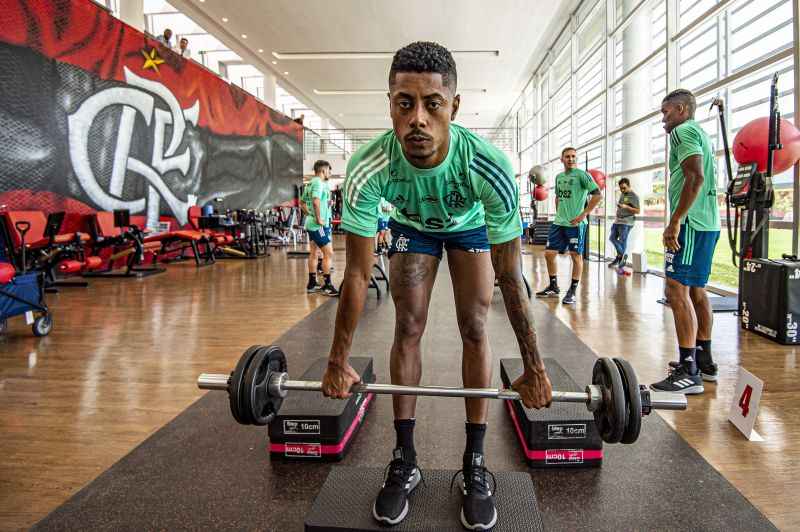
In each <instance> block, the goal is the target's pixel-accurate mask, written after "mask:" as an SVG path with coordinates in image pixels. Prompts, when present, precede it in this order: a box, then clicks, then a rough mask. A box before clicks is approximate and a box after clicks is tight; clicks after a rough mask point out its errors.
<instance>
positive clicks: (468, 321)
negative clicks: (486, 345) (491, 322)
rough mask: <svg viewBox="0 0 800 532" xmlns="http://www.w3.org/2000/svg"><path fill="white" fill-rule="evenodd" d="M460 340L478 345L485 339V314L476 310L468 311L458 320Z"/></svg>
mask: <svg viewBox="0 0 800 532" xmlns="http://www.w3.org/2000/svg"><path fill="white" fill-rule="evenodd" d="M458 328H459V330H460V331H461V340H462V341H463V342H464V343H465V344H472V345H479V344H482V343H483V342H484V341H485V340H486V316H485V313H484V314H483V315H480V314H479V313H478V312H473V313H469V315H468V316H465V317H463V318H461V320H459V324H458Z"/></svg>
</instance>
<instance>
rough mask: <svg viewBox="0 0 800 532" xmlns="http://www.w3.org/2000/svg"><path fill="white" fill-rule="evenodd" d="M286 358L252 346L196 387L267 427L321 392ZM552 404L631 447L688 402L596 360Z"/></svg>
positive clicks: (371, 388)
mask: <svg viewBox="0 0 800 532" xmlns="http://www.w3.org/2000/svg"><path fill="white" fill-rule="evenodd" d="M286 371H287V368H286V355H285V354H284V353H283V351H282V350H281V348H280V347H278V346H274V345H272V346H260V345H254V346H252V347H251V348H249V349H248V350H247V351H245V352H244V354H242V356H241V358H240V359H239V362H238V363H237V364H236V367H235V368H234V370H233V371H232V372H231V374H230V375H223V374H213V373H203V374H201V375H200V376H199V377H198V378H197V386H198V387H199V388H201V389H204V390H224V391H227V392H228V399H229V403H230V408H231V414H232V415H233V418H234V419H235V420H236V421H237V422H239V423H241V424H243V425H267V424H269V423H270V422H272V420H273V419H274V418H275V416H276V415H277V414H278V411H279V410H280V408H281V404H282V403H283V399H284V398H285V397H286V395H287V394H288V392H290V391H304V392H321V391H322V382H320V381H295V380H290V379H289V376H288V374H287V372H286ZM350 391H351V392H352V393H375V394H388V395H420V396H435V397H475V398H486V399H502V400H506V401H516V400H519V398H520V396H519V394H518V393H517V392H515V391H514V390H510V389H503V388H457V387H448V386H399V385H394V384H374V383H358V384H354V385H353V386H352V388H351V389H350ZM553 401H554V402H563V403H582V404H584V405H586V408H587V409H588V410H589V411H590V412H592V414H593V415H594V419H595V423H596V425H597V429H598V432H599V433H600V437H601V438H602V439H603V441H605V442H606V443H633V442H635V441H636V440H637V439H638V437H639V432H640V430H641V426H642V416H646V415H648V414H650V412H651V411H652V410H686V406H687V403H686V396H684V395H682V394H676V393H669V392H654V391H650V390H649V389H648V388H647V387H646V386H640V385H639V380H638V379H637V378H636V373H635V372H634V371H633V367H632V366H631V365H630V363H629V362H628V361H626V360H624V359H621V358H614V359H610V358H600V359H598V360H597V362H595V365H594V368H593V370H592V384H590V385H588V386H586V389H585V391H583V392H564V391H557V390H553Z"/></svg>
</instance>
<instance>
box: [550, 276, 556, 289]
mask: <svg viewBox="0 0 800 532" xmlns="http://www.w3.org/2000/svg"><path fill="white" fill-rule="evenodd" d="M550 286H552V287H553V288H556V287H557V286H558V277H556V276H555V275H551V276H550Z"/></svg>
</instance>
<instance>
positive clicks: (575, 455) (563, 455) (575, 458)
mask: <svg viewBox="0 0 800 532" xmlns="http://www.w3.org/2000/svg"><path fill="white" fill-rule="evenodd" d="M544 462H545V463H546V464H582V463H583V449H547V450H545V452H544Z"/></svg>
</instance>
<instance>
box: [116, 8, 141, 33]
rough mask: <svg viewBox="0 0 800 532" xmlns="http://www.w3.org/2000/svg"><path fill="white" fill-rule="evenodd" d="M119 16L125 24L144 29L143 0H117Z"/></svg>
mask: <svg viewBox="0 0 800 532" xmlns="http://www.w3.org/2000/svg"><path fill="white" fill-rule="evenodd" d="M118 5H119V18H120V20H122V22H124V23H125V24H128V25H129V26H133V27H134V28H136V29H137V30H139V31H144V29H145V28H144V0H119V4H118Z"/></svg>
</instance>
